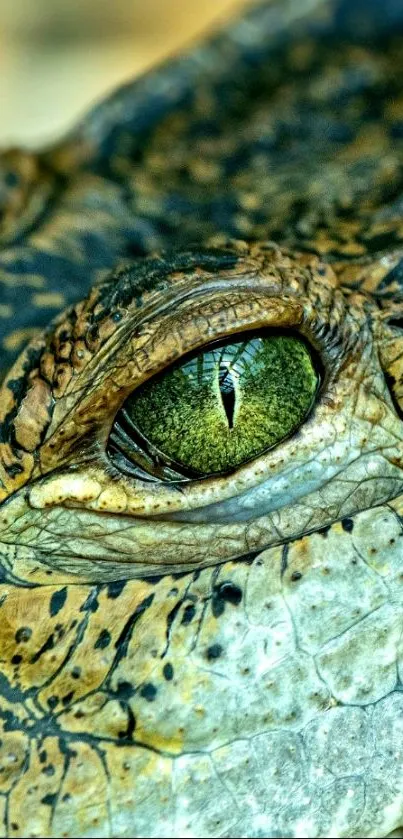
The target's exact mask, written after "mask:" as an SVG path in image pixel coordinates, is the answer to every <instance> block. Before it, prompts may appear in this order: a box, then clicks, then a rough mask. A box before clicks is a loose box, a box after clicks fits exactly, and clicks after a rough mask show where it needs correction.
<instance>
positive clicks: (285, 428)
mask: <svg viewBox="0 0 403 839" xmlns="http://www.w3.org/2000/svg"><path fill="white" fill-rule="evenodd" d="M317 387H318V374H317V371H316V369H315V367H314V364H313V361H312V357H311V354H310V352H309V349H308V348H307V346H306V344H305V342H304V341H303V340H301V339H300V338H297V337H296V336H295V335H292V334H288V335H285V334H277V335H276V334H269V335H265V334H263V335H262V336H259V335H258V336H253V337H247V338H245V340H241V339H239V340H237V341H235V342H234V343H228V344H225V345H221V346H215V347H212V348H210V349H208V350H206V351H205V352H201V353H199V354H198V355H196V356H194V357H192V358H190V359H188V360H186V361H185V362H184V363H182V364H177V365H175V366H173V367H171V368H170V369H169V370H168V371H167V372H165V373H163V374H162V375H160V376H158V377H155V378H154V379H151V380H150V381H149V382H147V383H146V384H145V385H143V386H142V387H140V388H139V389H138V390H136V391H135V392H134V393H133V395H132V396H131V397H130V398H129V399H128V400H127V402H126V404H125V412H126V414H127V415H128V417H129V418H130V421H131V423H133V424H134V426H136V427H137V429H138V430H139V431H140V433H141V434H142V435H143V437H145V438H146V440H147V441H148V442H149V443H151V444H152V446H153V447H155V448H156V449H157V450H158V452H159V454H160V455H161V456H162V458H164V459H165V460H166V461H167V462H168V463H175V464H177V465H179V466H182V467H185V468H187V469H189V470H192V471H195V472H197V473H202V474H211V473H217V472H228V471H229V470H231V469H235V468H236V467H237V466H240V465H241V464H242V463H245V462H246V461H248V460H251V459H252V458H254V457H256V456H257V455H259V454H261V453H262V452H264V451H266V450H267V449H269V448H270V447H272V446H274V445H275V444H276V443H279V442H280V441H281V440H283V439H284V438H285V437H288V436H289V435H290V434H291V433H292V432H293V431H294V430H295V429H296V428H297V427H298V426H299V425H300V424H301V422H302V421H303V420H304V419H305V417H306V416H307V414H308V412H309V410H310V408H311V406H312V402H313V399H314V396H315V393H316V390H317Z"/></svg>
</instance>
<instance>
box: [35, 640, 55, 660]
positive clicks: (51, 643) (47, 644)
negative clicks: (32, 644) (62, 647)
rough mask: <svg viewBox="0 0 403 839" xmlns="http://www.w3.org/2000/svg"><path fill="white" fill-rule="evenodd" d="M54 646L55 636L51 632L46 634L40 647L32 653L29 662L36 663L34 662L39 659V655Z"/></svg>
mask: <svg viewBox="0 0 403 839" xmlns="http://www.w3.org/2000/svg"><path fill="white" fill-rule="evenodd" d="M54 646H55V636H54V634H53V632H52V634H51V635H49V636H48V638H47V639H46V641H45V642H44V644H42V646H41V647H40V649H39V650H37V651H36V653H34V655H33V656H32V658H31V664H36V662H37V661H39V659H40V657H41V656H42V655H43V654H44V653H46V652H47V651H48V650H53V647H54Z"/></svg>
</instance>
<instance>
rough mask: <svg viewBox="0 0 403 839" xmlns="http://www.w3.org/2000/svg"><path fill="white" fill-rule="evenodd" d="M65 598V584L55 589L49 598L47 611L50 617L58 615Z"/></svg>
mask: <svg viewBox="0 0 403 839" xmlns="http://www.w3.org/2000/svg"><path fill="white" fill-rule="evenodd" d="M66 599H67V586H65V587H64V588H61V589H59V590H58V591H55V592H54V593H53V594H52V597H51V598H50V604H49V612H50V616H51V618H54V617H55V615H58V614H59V612H60V610H61V609H63V606H64V604H65V602H66Z"/></svg>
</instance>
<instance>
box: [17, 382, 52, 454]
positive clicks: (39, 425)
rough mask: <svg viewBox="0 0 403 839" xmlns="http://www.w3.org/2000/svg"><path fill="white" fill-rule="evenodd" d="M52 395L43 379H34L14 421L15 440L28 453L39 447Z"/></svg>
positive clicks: (47, 419)
mask: <svg viewBox="0 0 403 839" xmlns="http://www.w3.org/2000/svg"><path fill="white" fill-rule="evenodd" d="M51 403H52V394H51V392H50V388H49V385H47V384H46V382H44V381H43V379H35V380H34V382H33V383H32V385H31V387H30V389H29V391H28V393H27V394H26V396H24V399H23V400H22V402H21V407H20V409H19V411H18V414H17V416H16V418H15V420H14V430H15V439H16V440H17V443H18V444H19V445H20V446H22V448H23V449H25V450H26V451H28V452H33V451H35V449H36V448H37V447H38V446H39V444H40V442H41V437H42V434H43V432H44V431H45V429H46V427H47V425H48V423H49V419H50V416H49V409H50V406H51Z"/></svg>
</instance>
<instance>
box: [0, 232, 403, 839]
mask: <svg viewBox="0 0 403 839" xmlns="http://www.w3.org/2000/svg"><path fill="white" fill-rule="evenodd" d="M238 248H239V252H240V253H241V254H242V260H243V261H242V266H241V268H239V267H237V268H236V269H235V270H234V271H233V272H228V275H227V276H226V277H225V278H221V279H220V282H218V281H217V279H216V278H214V277H208V276H204V277H203V278H202V283H203V284H202V286H201V285H200V278H199V277H198V276H197V275H196V276H193V277H192V278H190V279H189V278H186V279H183V278H180V277H179V278H178V277H176V278H174V279H173V280H172V285H171V286H170V287H169V289H168V290H165V291H163V292H159V293H158V294H157V293H155V294H154V296H153V294H151V295H150V298H149V299H148V300H147V301H146V303H145V304H144V305H143V306H142V311H141V312H139V311H138V309H137V308H136V305H137V304H135V303H134V302H133V303H132V304H130V305H129V306H128V308H127V310H126V311H125V313H124V320H123V322H121V323H120V324H119V326H118V328H117V329H116V331H114V332H111V333H108V334H107V335H106V337H105V338H104V339H103V340H102V342H101V346H99V347H98V348H97V351H96V352H94V354H93V355H92V356H91V358H88V360H87V362H86V364H84V365H83V367H82V368H81V369H80V370H78V371H77V372H76V373H75V374H74V375H73V377H72V378H71V379H70V381H69V383H68V385H67V386H66V387H65V389H64V391H63V393H60V394H59V395H58V396H57V398H56V407H55V411H54V414H53V419H52V421H51V423H50V425H49V427H48V428H47V430H46V435H45V439H44V440H43V441H42V442H41V444H40V446H39V448H38V458H37V460H36V465H32V463H33V459H32V457H33V456H32V455H26V461H25V462H26V463H27V465H28V466H29V467H30V468H31V467H32V469H31V473H29V472H28V471H27V473H26V476H25V482H22V484H21V485H20V486H19V487H17V488H16V489H14V490H9V491H8V497H7V498H6V499H5V500H4V502H3V504H2V506H1V508H0V521H1V531H0V551H1V556H2V564H3V567H4V569H5V573H6V575H7V574H8V575H9V580H8V581H7V579H6V581H5V582H4V584H3V585H2V586H1V589H2V590H3V591H0V595H2V594H6V595H7V598H6V600H5V602H4V605H3V606H2V633H3V634H2V639H3V643H4V647H3V665H2V667H3V671H4V672H5V673H7V674H8V673H9V670H8V669H7V668H8V666H9V665H8V663H7V662H8V661H9V650H11V652H15V641H14V639H15V635H16V629H17V627H19V626H20V625H21V623H23V624H24V623H29V624H31V625H32V626H34V627H36V630H37V632H38V633H39V640H36V646H32V653H34V651H35V650H36V649H38V646H40V645H41V644H42V646H43V643H44V642H45V640H46V637H48V636H49V633H50V632H52V633H54V634H56V635H57V629H55V626H56V623H57V622H59V625H62V626H63V627H65V628H66V634H65V635H64V636H63V638H60V639H58V640H57V642H56V644H55V645H54V646H53V648H52V649H49V650H48V651H45V652H44V654H43V655H42V656H41V658H40V660H39V663H35V664H34V663H32V662H33V658H32V655H31V657H29V655H28V654H27V657H26V664H24V668H25V669H23V671H22V676H21V677H19V678H21V681H19V682H18V686H19V688H21V687H22V688H24V689H27V688H28V689H30V688H33V687H35V688H37V689H38V693H37V695H36V696H35V700H34V699H32V694H31V698H30V699H28V700H27V702H26V703H24V702H23V701H22V700H21V699H20V698H19V694H18V692H17V693H16V694H15V696H14V700H13V701H12V702H11V704H10V699H9V697H7V695H6V694H4V696H3V698H2V699H1V702H0V714H1V715H2V719H3V728H4V731H3V734H2V735H1V739H2V746H1V748H0V766H4V767H5V769H4V773H3V775H1V774H0V795H1V793H2V792H4V793H6V792H7V793H8V794H9V797H8V799H6V798H1V797H0V802H4V807H5V809H4V833H3V835H16V836H49V837H58V836H70V837H74V836H80V837H125V836H127V837H129V836H135V837H157V836H161V837H176V836H183V837H202V836H203V837H204V836H205V837H235V836H244V837H267V836H279V837H280V836H295V837H322V836H326V837H328V836H329V837H335V836H343V837H352V836H367V837H372V836H373V837H381V836H386V835H387V834H388V833H390V832H391V831H393V830H395V829H396V828H398V827H399V825H400V824H401V823H402V819H403V774H402V771H401V766H402V758H403V724H402V720H403V692H402V690H401V681H400V680H401V678H402V668H403V660H402V655H403V645H402V626H403V565H402V547H401V544H402V538H403V526H402V518H401V517H402V516H403V502H402V497H403V496H402V495H401V494H402V491H403V472H402V465H401V464H402V461H401V458H402V452H403V425H402V421H401V419H400V417H399V416H398V413H397V409H396V407H395V405H394V402H393V399H392V393H391V391H390V389H389V387H388V384H387V381H386V378H385V371H387V370H390V369H392V368H393V365H396V363H397V362H396V359H398V358H399V355H400V348H401V338H400V332H399V330H397V329H395V328H392V327H388V325H387V320H388V317H389V316H390V315H391V313H390V312H389V314H388V313H385V311H381V310H380V309H379V308H378V307H377V306H375V305H374V303H373V302H372V301H371V298H370V296H369V295H368V294H367V292H366V291H365V287H364V288H363V289H362V291H361V292H360V293H358V292H357V293H351V292H350V290H349V289H348V288H347V287H345V288H340V287H339V281H338V279H337V277H336V275H335V274H334V273H333V271H332V270H331V269H330V268H329V267H327V268H325V274H323V266H322V265H321V264H320V263H319V262H318V260H315V259H313V260H312V261H311V262H309V260H307V259H306V258H302V257H301V260H297V259H293V258H291V257H290V255H289V254H287V253H285V252H284V251H280V250H279V249H278V248H275V247H272V248H270V247H269V248H267V247H266V249H260V248H255V249H253V248H252V249H248V248H247V247H246V246H242V245H239V246H238ZM397 258H398V257H396V259H397ZM304 260H305V262H304ZM389 268H390V265H388V269H389ZM385 273H386V269H385ZM370 274H371V271H370V268H368V269H367V279H368V285H370V280H371V277H370ZM201 288H202V291H203V293H202V294H201V293H200V294H199V291H200V289H201ZM191 290H192V293H190V291H191ZM198 290H199V291H198ZM168 298H169V300H170V301H171V304H172V305H171V308H169V307H168V303H167V301H168ZM245 301H247V303H246V302H245ZM208 307H210V309H208ZM201 310H203V312H204V314H205V315H206V317H204V318H202V317H200V312H201ZM144 311H146V313H147V318H146V325H145V328H144V331H143V332H142V333H140V332H139V328H138V326H139V317H140V315H141V317H142V318H143V325H144ZM207 311H209V315H208V317H207V314H206V313H207ZM173 324H175V325H176V326H175V329H176V331H175V329H173ZM264 324H268V325H271V326H275V325H282V326H284V325H289V326H293V328H294V329H297V330H299V331H301V333H303V334H304V335H305V336H306V337H308V339H310V340H312V342H313V343H314V344H315V346H316V348H317V351H318V352H319V353H320V354H321V356H322V360H323V364H324V368H325V370H326V371H327V372H326V376H325V378H324V382H323V387H322V389H321V392H320V395H319V398H318V401H317V404H316V406H315V409H314V411H313V412H312V414H311V415H310V417H309V418H308V420H307V422H306V423H305V424H304V425H303V426H302V427H301V429H300V430H299V432H298V433H297V434H296V435H295V436H294V437H292V438H290V439H289V440H288V441H286V442H285V443H283V444H281V445H279V446H278V447H277V448H275V449H273V450H272V451H270V452H269V453H268V454H267V455H265V456H264V457H262V458H259V459H258V460H257V461H254V462H252V463H251V464H248V465H246V466H245V467H243V468H241V469H239V470H238V471H237V472H236V473H235V474H234V475H232V476H230V477H227V478H220V479H214V480H213V479H211V480H207V481H204V482H201V483H189V484H188V485H186V486H185V487H184V488H183V490H182V491H181V492H180V493H178V491H177V490H173V489H172V488H169V487H167V486H163V485H146V484H145V483H142V482H141V481H136V480H133V479H129V478H125V477H124V476H120V477H119V478H117V476H116V473H111V469H110V466H108V464H107V462H106V460H105V459H103V458H104V455H103V454H101V456H99V454H97V455H96V456H95V455H94V461H93V463H88V459H87V460H84V455H85V453H86V450H85V444H84V442H83V448H82V449H80V448H78V450H77V451H79V452H81V453H82V454H81V455H79V456H78V459H79V458H80V456H83V463H82V464H81V465H80V463H78V468H77V469H75V470H74V471H72V470H71V459H69V458H70V454H69V442H68V441H69V439H76V438H78V439H79V437H80V433H81V430H80V429H81V428H84V424H83V417H87V418H88V417H89V418H90V423H91V421H92V420H91V417H94V422H95V418H96V419H97V421H98V425H97V429H98V431H97V434H98V442H99V451H101V453H102V452H103V449H104V446H105V443H106V440H107V437H108V433H109V429H110V427H111V424H112V422H113V418H114V416H115V414H116V410H117V409H118V407H119V405H120V404H122V402H123V401H124V399H125V398H126V395H127V393H128V392H130V391H131V390H133V389H134V387H135V386H136V383H139V382H140V381H143V380H144V379H145V378H148V377H149V376H151V375H152V374H153V372H155V371H156V370H157V369H161V368H162V367H163V366H164V365H166V364H168V363H169V360H170V357H173V356H174V354H175V351H177V350H178V348H179V354H180V353H183V352H185V351H187V350H188V349H189V348H194V347H197V346H201V345H203V344H205V343H206V340H207V336H208V340H212V339H213V338H215V337H217V336H218V335H219V334H220V336H221V337H222V335H223V334H231V333H233V332H235V331H239V330H240V329H248V330H249V329H250V328H251V327H253V326H254V325H255V326H256V327H257V326H258V325H259V326H262V325H264ZM329 327H331V329H329ZM220 331H221V332H220ZM140 334H141V336H142V337H140V338H139V335H140ZM326 334H327V335H328V336H330V337H328V338H327V339H325V338H324V337H323V336H324V335H326ZM172 336H174V342H176V347H173V345H172ZM130 361H131V363H130ZM17 365H18V363H17ZM393 369H395V368H393ZM14 375H15V371H14V372H12V373H11V374H10V378H12V377H13V376H14ZM88 383H91V387H88ZM113 383H114V385H115V391H114V394H113V386H112V384H113ZM5 387H7V384H6V385H5ZM32 392H33V393H36V392H37V391H36V390H35V389H34V391H32ZM105 392H108V394H109V396H110V401H109V402H108V401H106V402H105V403H104V411H105V416H104V417H102V418H101V420H102V421H101V422H99V417H100V407H99V404H100V403H99V398H100V394H102V393H105ZM4 394H5V390H4V391H3V396H4ZM83 394H85V395H84V397H83ZM111 394H112V395H111ZM26 398H27V399H28V401H26V402H25V407H24V411H23V412H22V413H20V424H19V425H18V423H17V428H18V436H19V437H20V439H22V438H23V437H24V434H25V437H26V439H28V437H29V436H30V435H31V437H32V439H34V438H35V428H34V427H33V425H32V422H33V420H32V414H30V413H29V411H28V407H29V405H30V402H29V397H26ZM32 398H33V397H32ZM24 423H25V427H24ZM86 428H88V427H86ZM36 430H38V429H36ZM61 432H63V433H62V435H61ZM74 435H75V437H74ZM31 437H30V439H31ZM63 438H64V440H66V438H67V442H63ZM83 440H84V436H83ZM51 443H52V444H54V445H52V446H50V444H51ZM83 453H84V454H83ZM30 457H31V460H30V459H29V458H30ZM251 551H254V552H256V555H255V557H254V558H253V556H249V559H248V560H247V561H246V560H241V561H236V558H237V557H242V556H244V555H245V554H250V552H251ZM210 566H211V567H210ZM192 569H201V570H200V573H199V574H198V575H194V574H193V573H192ZM158 572H159V573H161V572H162V573H163V574H164V576H162V578H161V579H159V580H158V581H155V580H153V579H150V580H148V579H147V577H148V576H149V575H155V574H156V573H158ZM173 572H174V573H176V572H181V576H179V577H177V578H173V577H172V576H171V574H172V573H173ZM184 572H188V573H184ZM144 577H145V579H144ZM119 578H122V579H129V580H130V582H129V583H127V584H126V587H125V588H124V589H123V591H122V593H121V595H120V596H119V597H118V598H116V599H108V598H107V595H106V594H105V591H106V590H105V589H104V588H101V590H100V593H99V598H98V599H99V608H97V609H90V612H89V613H88V615H89V616H88V622H87V624H86V626H85V631H84V630H83V635H82V637H80V642H79V643H77V644H76V646H74V644H73V641H74V632H75V631H76V630H74V629H72V628H71V625H70V623H69V621H70V620H71V618H72V616H75V615H76V616H79V615H80V614H81V613H82V610H83V608H84V606H83V604H84V603H85V602H86V601H87V599H88V597H89V594H88V592H89V590H90V591H93V587H91V586H89V585H88V583H100V582H104V581H111V580H117V579H119ZM139 578H140V579H139ZM142 578H143V579H142ZM16 579H18V581H19V583H20V584H21V582H22V581H24V580H25V581H26V582H30V583H32V582H34V583H37V584H39V585H38V587H37V588H34V589H31V590H27V589H21V588H18V585H17V586H14V585H13V580H16ZM222 584H226V585H227V586H228V585H229V584H230V585H231V586H232V591H237V592H240V593H241V596H240V599H238V600H237V602H235V601H234V599H232V601H231V600H227V601H226V602H225V604H224V606H225V608H223V609H222V610H220V609H217V608H214V596H215V594H214V593H215V592H217V590H219V589H220V586H221V585H222ZM66 585H67V589H66V592H67V594H66V597H67V600H66V605H64V607H63V609H64V610H66V611H63V610H62V611H60V613H58V614H57V615H56V616H55V617H54V618H52V619H50V618H49V617H48V603H49V598H50V593H49V592H51V593H52V595H53V594H54V592H55V591H56V592H57V591H59V587H60V586H62V587H64V586H66ZM151 595H152V596H153V597H152V602H150V603H149V605H148V606H147V609H146V610H145V611H144V613H142V614H141V615H140V616H139V619H138V622H136V623H135V626H134V631H133V633H132V634H131V635H129V636H128V646H127V649H126V652H125V655H124V656H123V657H122V658H121V659H119V660H116V650H117V649H118V639H119V637H121V634H122V630H123V629H124V627H125V625H126V622H127V619H128V616H129V615H130V614H133V613H134V612H133V610H134V609H136V608H137V607H138V605H139V604H140V603H144V601H145V600H147V598H150V597H151ZM224 599H225V598H224ZM189 608H190V609H191V614H192V617H191V619H189V617H190V612H189ZM64 615H66V617H64ZM105 629H107V630H108V632H109V633H110V635H111V643H110V645H108V646H105V647H102V645H101V644H99V643H98V642H97V639H98V640H99V637H100V632H101V631H102V630H105ZM72 639H73V640H72ZM33 643H34V642H33V640H32V644H33ZM27 644H28V646H29V644H31V640H29V641H28V642H27ZM71 644H73V646H72V647H71V649H72V650H73V652H68V651H69V649H70V647H69V645H71ZM13 645H14V646H13ZM19 649H21V647H20V648H19ZM30 649H31V648H30ZM24 651H25V647H24ZM10 654H11V653H10ZM166 663H169V664H170V665H171V667H172V670H173V675H172V678H167V676H166V675H165V676H164V675H163V665H164V664H166ZM78 665H79V667H80V671H81V678H80V680H79V681H78V682H77V681H74V677H73V671H74V668H76V669H77V667H78ZM10 673H11V670H10ZM7 677H8V678H9V680H10V683H11V684H14V683H13V678H15V677H14V676H12V675H8V676H7ZM16 684H17V683H16ZM105 684H108V691H109V692H106V691H105ZM122 684H123V685H126V688H125V689H124V690H126V694H127V695H125V698H124V702H123V700H122V695H123V694H122V690H123V688H120V690H121V693H120V694H119V695H118V689H119V685H120V686H121V685H122ZM150 684H151V685H153V686H154V687H155V688H156V695H155V696H152V697H151V698H150V687H149V686H150ZM127 685H132V686H136V690H135V691H134V692H132V694H130V691H129V692H128V688H127ZM147 685H148V696H147V695H146V693H147V691H146V693H144V686H147ZM141 686H143V688H141ZM71 687H73V688H74V691H75V693H74V699H71V700H70V701H69V702H67V703H64V704H63V705H60V704H59V705H58V706H57V707H55V708H54V709H51V710H49V707H50V706H49V702H48V700H49V699H50V698H51V697H54V696H55V695H57V696H59V695H60V696H66V695H68V694H69V691H70V689H71ZM142 690H143V693H142ZM123 692H124V691H123ZM129 694H130V695H129ZM119 696H120V699H119ZM128 707H129V708H130V713H131V714H132V716H133V719H134V720H135V729H134V734H133V739H132V740H131V741H130V742H127V740H125V739H123V740H122V739H121V740H120V741H119V734H118V732H119V731H120V730H122V729H125V727H126V725H127V719H128V716H127V715H128ZM8 711H12V713H13V714H14V715H15V717H16V718H18V720H19V723H18V725H17V724H15V725H10V722H9V719H10V718H9V717H7V712H8ZM30 715H31V716H30ZM33 718H34V719H35V720H38V725H39V726H40V725H42V726H43V728H42V729H40V730H41V731H42V737H43V739H42V740H41V739H40V737H38V738H37V739H36V738H35V736H33V737H31V736H30V738H29V737H28V735H29V726H30V725H31V721H32V719H33ZM27 721H28V722H27ZM35 724H36V723H35ZM60 733H62V735H63V736H64V737H65V738H66V742H67V744H68V748H69V749H70V750H71V751H72V752H74V753H75V756H73V757H71V758H69V760H68V761H67V763H66V752H65V748H66V747H64V750H61V749H60V746H59V742H60V741H59V737H60ZM43 749H46V751H47V753H48V754H49V755H50V756H51V757H50V758H49V760H50V759H51V762H52V766H53V768H54V773H53V775H52V774H51V773H48V774H47V775H46V777H45V776H44V775H41V771H42V770H41V761H40V758H39V754H40V753H41V750H42V751H43ZM2 761H3V762H2ZM38 778H39V779H40V780H39V782H38ZM2 785H3V786H2ZM69 795H70V798H69V797H68V796H69ZM47 796H53V798H49V797H48V798H47ZM44 800H45V803H44ZM50 801H51V804H49V802H50ZM26 802H30V803H29V805H28V804H27V803H26ZM46 802H47V803H46ZM12 822H13V823H15V824H17V828H12V826H11V823H12Z"/></svg>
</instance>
